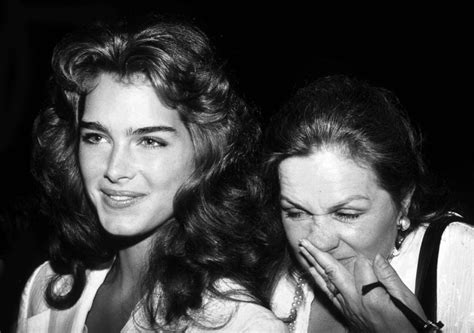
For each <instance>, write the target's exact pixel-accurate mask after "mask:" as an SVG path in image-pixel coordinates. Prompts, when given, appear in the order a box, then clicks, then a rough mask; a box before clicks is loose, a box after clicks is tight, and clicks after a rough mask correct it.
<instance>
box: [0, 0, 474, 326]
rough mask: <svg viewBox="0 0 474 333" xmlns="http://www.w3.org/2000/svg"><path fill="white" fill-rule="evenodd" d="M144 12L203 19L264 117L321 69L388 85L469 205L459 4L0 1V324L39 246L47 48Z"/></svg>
mask: <svg viewBox="0 0 474 333" xmlns="http://www.w3.org/2000/svg"><path fill="white" fill-rule="evenodd" d="M151 12H155V13H157V14H165V15H173V16H178V17H181V18H185V19H188V20H191V21H192V22H194V23H196V24H197V25H198V26H199V27H200V28H201V29H202V30H204V31H205V32H206V33H207V34H208V35H209V36H210V37H211V39H212V41H213V43H214V45H215V47H216V49H217V51H218V54H219V55H220V57H221V58H223V59H226V68H227V71H228V72H229V73H230V74H231V76H232V79H233V81H234V83H235V84H236V85H237V87H238V89H239V90H240V92H241V94H243V95H244V97H245V98H246V99H247V100H248V101H249V102H251V103H253V104H255V105H256V106H258V107H259V109H260V110H261V112H262V115H263V119H264V120H265V119H267V117H268V116H269V115H270V114H271V113H272V112H274V110H276V109H277V108H278V106H279V105H281V103H282V102H284V101H285V100H286V99H287V98H288V97H289V95H290V94H291V93H293V92H294V91H295V89H296V88H297V87H300V86H301V85H303V84H304V83H305V82H308V81H310V80H312V79H314V78H316V77H319V76H322V75H327V74H334V73H344V74H349V75H354V76H357V77H359V78H361V79H365V80H368V81H369V82H371V83H372V84H374V85H378V86H382V87H385V88H388V89H390V90H392V91H394V92H395V94H396V95H397V96H398V97H399V98H400V100H401V102H402V104H403V105H404V106H405V107H406V108H407V109H408V111H409V112H410V114H411V116H412V118H413V119H414V121H415V123H416V124H417V125H418V126H419V127H420V128H421V130H422V131H423V133H424V134H425V144H424V150H425V153H426V158H427V161H428V163H429V165H430V167H431V168H432V169H433V170H434V171H435V172H436V173H437V174H438V175H439V176H440V178H441V179H444V180H445V181H446V182H447V183H448V185H449V186H450V188H451V190H452V192H453V198H454V199H455V200H456V201H457V202H458V203H459V209H460V210H461V211H462V212H463V213H464V214H465V215H467V216H468V217H470V216H472V211H473V207H474V206H473V204H474V193H473V185H474V148H473V146H472V144H473V143H474V141H473V140H471V136H470V135H471V132H472V129H471V127H472V126H471V124H472V122H471V117H470V113H471V110H470V109H471V104H472V102H471V98H470V93H471V89H472V84H471V79H470V74H468V59H469V60H470V61H471V60H472V59H473V58H472V53H471V51H470V45H471V44H472V34H471V33H470V32H469V29H468V28H470V27H469V25H470V24H469V21H468V20H467V13H468V10H467V8H460V7H457V8H455V7H454V6H452V7H449V8H447V7H445V6H440V7H433V5H431V7H423V8H421V7H420V8H414V7H407V8H401V7H397V6H392V7H390V6H385V7H380V6H378V7H377V6H372V7H368V8H362V7H360V6H358V7H356V6H352V7H346V5H343V4H342V3H341V4H336V6H334V8H327V7H323V6H319V5H313V6H301V5H298V4H297V3H296V2H282V4H280V5H275V4H272V5H271V6H270V5H269V6H263V5H257V1H254V2H253V3H252V2H249V3H248V4H246V3H244V2H239V3H235V4H233V3H232V2H226V1H222V2H220V4H219V5H215V4H214V5H211V4H210V3H208V4H202V3H201V4H197V3H194V4H193V3H191V2H189V3H188V2H184V1H173V2H172V3H164V2H160V1H148V2H147V1H138V0H136V1H132V2H130V1H129V2H128V3H126V4H124V5H118V4H117V3H116V1H105V0H103V1H69V0H67V1H65V0H62V1H32V0H30V1H20V0H7V1H3V2H2V3H1V4H0V24H1V26H0V29H1V30H0V38H1V39H0V40H1V44H0V45H1V49H0V73H1V75H0V168H1V169H0V171H1V176H2V180H3V181H2V190H1V191H0V193H1V197H0V214H1V215H0V222H1V223H2V225H0V227H1V228H0V232H2V234H1V235H0V250H1V252H0V255H1V256H0V258H1V257H4V261H3V264H2V263H0V280H1V285H0V319H1V322H0V325H1V326H0V330H2V329H5V328H6V327H7V325H8V324H9V323H10V322H11V320H12V318H13V317H14V316H15V309H16V306H17V304H16V303H15V302H16V300H17V295H18V293H19V291H20V290H21V288H22V286H23V283H24V281H25V279H26V278H27V276H28V275H29V274H30V273H31V271H32V269H33V267H35V266H36V265H37V264H38V263H39V262H41V261H42V260H43V259H44V254H45V251H44V250H45V248H44V242H43V241H44V239H45V236H46V235H45V233H46V232H45V230H44V229H43V228H42V227H41V224H40V222H41V218H40V217H39V216H37V214H36V213H37V210H36V203H35V197H34V193H35V184H34V182H33V181H32V178H31V176H30V174H29V154H30V141H31V136H30V132H31V125H32V122H33V119H34V117H35V115H36V114H37V112H38V110H39V109H40V108H41V107H42V106H43V105H44V103H45V99H46V92H47V89H46V81H47V78H48V76H49V74H50V64H49V62H50V57H51V52H52V49H53V47H54V45H55V44H56V43H57V42H58V41H59V40H60V39H61V37H63V36H64V34H66V33H68V32H70V31H72V30H74V29H76V28H78V27H80V26H82V25H84V24H87V23H90V22H92V21H94V20H96V19H106V20H115V19H127V20H129V21H131V22H136V21H139V20H140V17H141V16H143V15H145V14H149V13H151ZM471 28H472V27H471ZM470 64H471V63H470V62H469V65H470ZM469 67H470V66H469ZM469 71H470V68H469ZM2 265H3V266H2ZM2 270H3V271H4V274H3V275H2Z"/></svg>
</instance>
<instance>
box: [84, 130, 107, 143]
mask: <svg viewBox="0 0 474 333" xmlns="http://www.w3.org/2000/svg"><path fill="white" fill-rule="evenodd" d="M103 140H105V138H104V137H103V136H102V135H100V134H97V133H86V134H83V135H82V141H83V142H85V143H89V144H98V143H100V142H101V141H103Z"/></svg>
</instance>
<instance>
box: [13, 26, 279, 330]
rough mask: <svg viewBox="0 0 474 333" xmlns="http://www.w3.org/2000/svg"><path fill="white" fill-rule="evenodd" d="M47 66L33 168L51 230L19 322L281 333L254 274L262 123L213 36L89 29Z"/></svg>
mask: <svg viewBox="0 0 474 333" xmlns="http://www.w3.org/2000/svg"><path fill="white" fill-rule="evenodd" d="M52 65H53V71H54V74H53V79H54V80H53V87H52V99H51V105H50V107H49V108H47V109H45V110H44V111H43V112H42V113H41V114H40V115H39V116H38V118H37V120H36V123H35V138H36V142H35V143H36V145H35V149H34V158H33V160H34V166H33V169H34V174H35V176H36V178H37V179H38V180H39V182H40V183H41V184H42V186H43V189H44V196H45V202H44V203H45V207H46V208H47V210H48V213H49V214H50V219H51V223H52V225H53V229H54V231H55V233H54V235H53V237H52V240H51V245H50V259H49V261H47V262H45V263H44V264H43V265H41V266H40V267H39V268H38V269H37V270H36V271H35V272H34V273H33V275H32V276H31V278H30V279H29V281H28V283H27V285H26V287H25V290H24V294H23V298H22V303H21V308H20V315H19V320H18V327H17V329H18V331H20V332H25V331H28V332H43V331H48V332H84V331H88V332H118V331H121V332H136V331H141V330H144V331H146V330H153V331H186V332H201V331H207V330H215V329H217V330H218V331H224V332H240V331H252V332H253V331H255V332H261V331H272V332H279V331H285V330H286V328H285V326H284V324H283V323H281V322H280V321H279V320H277V319H276V318H275V317H274V315H273V314H272V313H271V311H269V310H268V309H267V308H265V306H266V305H267V304H266V303H265V301H264V299H263V298H262V296H261V293H260V291H259V290H258V289H257V288H256V284H255V279H256V278H255V276H256V275H255V274H256V273H255V272H256V263H257V259H258V246H259V245H258V244H257V242H256V241H255V239H256V236H255V230H254V229H255V227H254V225H255V222H256V221H255V220H256V216H257V212H256V210H257V202H258V200H257V198H256V195H257V194H258V191H256V188H257V187H256V186H257V183H256V182H254V181H253V179H254V178H253V177H251V176H249V173H250V172H251V171H253V170H254V166H253V162H254V161H255V159H254V152H255V149H256V147H257V145H256V142H257V141H258V137H259V133H260V130H259V128H258V127H257V125H256V122H255V121H254V119H253V115H252V112H251V110H249V108H248V107H247V106H246V105H245V104H244V102H243V101H242V100H241V99H240V98H239V97H238V96H237V95H236V94H235V92H234V91H233V90H232V89H231V87H230V86H229V82H228V80H227V78H226V76H225V75H224V73H223V72H222V67H221V64H220V63H219V62H218V61H217V60H216V59H215V56H214V54H213V52H212V50H211V47H210V45H209V41H208V39H207V37H206V36H205V35H204V34H203V33H202V32H200V31H199V30H198V29H197V28H195V27H192V26H190V25H186V24H176V23H165V22H157V23H152V24H148V25H146V26H145V27H143V28H141V29H137V30H132V29H129V28H127V29H123V28H117V29H112V28H108V27H100V26H99V27H93V28H90V29H88V30H86V31H81V32H79V33H77V34H73V35H71V36H68V37H67V38H65V39H64V40H63V41H62V42H61V43H60V44H59V45H58V46H57V47H56V48H55V50H54V54H53V59H52ZM244 179H247V181H244Z"/></svg>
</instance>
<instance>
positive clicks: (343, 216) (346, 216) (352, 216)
mask: <svg viewBox="0 0 474 333" xmlns="http://www.w3.org/2000/svg"><path fill="white" fill-rule="evenodd" d="M333 214H334V216H335V217H336V219H338V220H340V221H343V222H352V221H354V220H357V219H358V218H359V217H360V216H361V215H362V213H345V212H340V211H338V212H334V213H333Z"/></svg>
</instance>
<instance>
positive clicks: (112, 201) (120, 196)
mask: <svg viewBox="0 0 474 333" xmlns="http://www.w3.org/2000/svg"><path fill="white" fill-rule="evenodd" d="M102 193H103V196H102V198H103V202H104V204H105V205H106V206H108V207H110V208H113V209H123V208H128V207H130V206H133V205H135V204H137V203H138V202H139V201H141V200H142V199H143V198H144V197H145V196H146V194H145V193H140V192H133V191H116V190H109V189H103V190H102Z"/></svg>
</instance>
